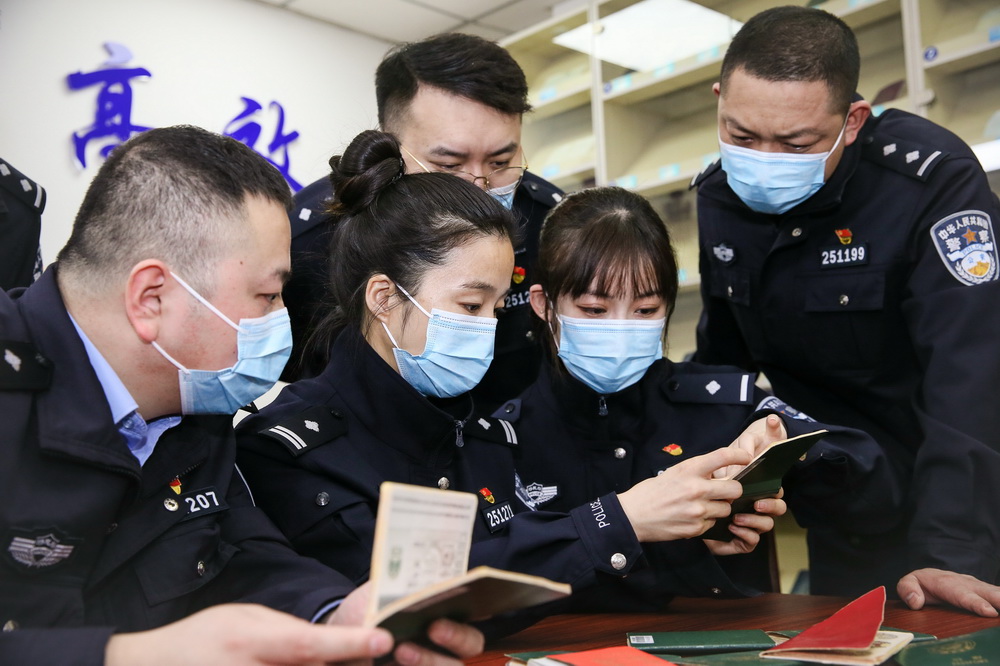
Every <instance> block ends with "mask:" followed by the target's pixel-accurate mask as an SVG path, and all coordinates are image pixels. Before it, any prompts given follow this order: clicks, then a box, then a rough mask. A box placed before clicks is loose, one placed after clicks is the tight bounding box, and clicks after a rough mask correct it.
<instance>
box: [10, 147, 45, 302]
mask: <svg viewBox="0 0 1000 666" xmlns="http://www.w3.org/2000/svg"><path fill="white" fill-rule="evenodd" d="M45 200H46V195H45V188H43V187H42V186H41V185H39V184H38V183H36V182H34V181H33V180H31V179H30V178H28V177H27V176H25V175H24V174H23V173H21V172H20V171H18V170H17V169H15V168H14V167H12V166H11V165H10V164H8V163H7V162H5V161H4V160H0V290H3V289H13V288H15V287H27V286H28V285H29V284H31V283H32V282H34V281H35V279H36V278H37V277H38V276H39V275H40V274H41V272H42V254H41V249H40V247H39V244H38V238H39V235H40V234H41V231H42V211H44V210H45Z"/></svg>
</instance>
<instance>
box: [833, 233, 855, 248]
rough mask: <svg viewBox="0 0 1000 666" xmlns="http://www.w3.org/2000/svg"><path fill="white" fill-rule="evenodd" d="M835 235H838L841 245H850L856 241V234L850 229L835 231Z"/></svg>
mask: <svg viewBox="0 0 1000 666" xmlns="http://www.w3.org/2000/svg"><path fill="white" fill-rule="evenodd" d="M833 233H835V234H837V239H838V240H839V241H840V244H841V245H850V244H851V241H852V240H854V234H852V233H851V230H850V229H834V230H833Z"/></svg>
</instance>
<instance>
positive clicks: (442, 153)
mask: <svg viewBox="0 0 1000 666" xmlns="http://www.w3.org/2000/svg"><path fill="white" fill-rule="evenodd" d="M515 150H517V142H516V141H511V142H510V143H508V144H507V145H506V146H503V147H502V148H498V149H496V150H494V151H493V152H491V153H489V154H487V155H486V156H487V157H496V156H497V155H503V154H504V153H512V152H514V151H515ZM427 153H428V154H429V155H435V156H437V157H455V158H461V159H468V158H469V153H467V152H463V151H460V150H452V149H451V148H448V147H447V146H435V147H434V148H431V149H430V150H429V151H427Z"/></svg>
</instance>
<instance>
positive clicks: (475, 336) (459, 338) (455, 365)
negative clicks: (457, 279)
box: [382, 284, 497, 398]
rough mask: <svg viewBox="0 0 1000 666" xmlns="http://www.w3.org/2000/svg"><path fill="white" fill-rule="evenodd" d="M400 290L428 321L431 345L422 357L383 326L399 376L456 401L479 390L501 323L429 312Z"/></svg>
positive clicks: (427, 391) (425, 391) (426, 392)
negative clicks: (405, 346)
mask: <svg viewBox="0 0 1000 666" xmlns="http://www.w3.org/2000/svg"><path fill="white" fill-rule="evenodd" d="M396 288H397V289H399V291H400V292H402V294H403V295H404V296H406V298H408V299H409V300H410V302H411V303H413V304H414V305H415V306H417V309H419V310H420V311H421V312H423V313H424V315H426V316H427V319H428V321H427V341H426V343H425V344H424V351H423V352H422V353H421V354H420V355H419V356H414V355H413V354H411V353H410V352H408V351H406V350H405V349H400V347H399V345H398V344H397V343H396V339H395V338H394V337H393V336H392V333H390V332H389V327H388V326H386V325H385V322H382V328H384V329H385V333H386V335H388V336H389V340H390V341H391V342H392V346H393V350H392V353H393V356H394V357H395V359H396V366H397V367H398V368H399V374H400V375H402V376H403V379H405V380H406V381H407V382H409V383H410V386H412V387H413V388H415V389H416V390H417V391H419V392H420V393H422V394H423V395H427V396H434V397H438V398H452V397H455V396H457V395H461V394H463V393H467V392H469V391H471V390H472V389H473V388H475V387H476V385H477V384H478V383H479V382H480V381H481V380H482V378H483V377H484V376H485V375H486V371H487V370H489V368H490V363H491V362H492V361H493V348H494V344H495V342H496V330H497V320H496V319H491V318H489V317H474V316H472V315H462V314H456V313H454V312H446V311H444V310H439V309H437V308H434V309H433V310H431V311H430V312H427V310H425V309H424V308H423V306H422V305H420V303H417V301H416V299H415V298H413V297H412V296H410V294H409V293H407V291H406V290H405V289H403V288H402V287H400V286H399V285H398V284H397V285H396Z"/></svg>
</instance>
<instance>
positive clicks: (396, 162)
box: [330, 130, 404, 215]
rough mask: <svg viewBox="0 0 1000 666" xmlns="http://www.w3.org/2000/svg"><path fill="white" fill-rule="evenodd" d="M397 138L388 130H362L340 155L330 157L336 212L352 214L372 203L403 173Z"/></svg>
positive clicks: (334, 209)
mask: <svg viewBox="0 0 1000 666" xmlns="http://www.w3.org/2000/svg"><path fill="white" fill-rule="evenodd" d="M403 169H404V167H403V157H402V154H401V153H400V149H399V141H398V140H396V137H394V136H393V135H391V134H386V133H385V132H380V131H378V130H365V131H364V132H362V133H361V134H359V135H357V136H356V137H354V140H353V141H351V144H350V145H349V146H347V148H346V149H345V150H344V154H343V155H337V156H334V157H331V158H330V182H331V183H332V185H333V193H334V203H333V207H332V212H333V213H335V214H341V215H344V214H347V215H353V214H356V213H358V212H360V211H361V210H364V209H365V208H368V207H369V206H371V205H372V203H373V202H374V201H375V199H376V198H377V197H378V195H379V194H380V193H381V192H382V191H383V190H384V189H385V188H387V187H389V186H390V185H392V183H394V182H395V181H396V180H397V179H398V178H399V177H400V176H401V175H402V174H403Z"/></svg>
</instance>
